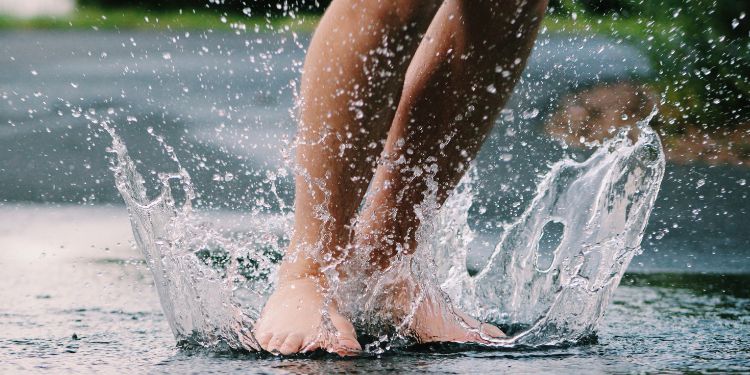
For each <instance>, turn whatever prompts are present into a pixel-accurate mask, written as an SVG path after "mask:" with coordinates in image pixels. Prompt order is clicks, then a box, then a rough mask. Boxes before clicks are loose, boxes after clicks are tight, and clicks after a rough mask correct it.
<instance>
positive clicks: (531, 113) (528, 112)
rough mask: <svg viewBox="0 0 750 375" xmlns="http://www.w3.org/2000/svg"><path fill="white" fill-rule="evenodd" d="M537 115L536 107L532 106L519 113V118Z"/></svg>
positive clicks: (529, 117) (527, 118) (530, 117)
mask: <svg viewBox="0 0 750 375" xmlns="http://www.w3.org/2000/svg"><path fill="white" fill-rule="evenodd" d="M537 116H539V110H538V109H536V108H532V109H529V110H526V111H523V112H522V113H521V118H522V119H524V120H529V119H532V118H536V117H537Z"/></svg>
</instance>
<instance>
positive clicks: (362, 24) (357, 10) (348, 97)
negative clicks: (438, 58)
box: [255, 0, 439, 354]
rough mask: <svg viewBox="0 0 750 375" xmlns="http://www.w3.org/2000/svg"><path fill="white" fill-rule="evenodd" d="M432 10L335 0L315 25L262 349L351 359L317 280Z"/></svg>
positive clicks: (348, 217) (331, 260)
mask: <svg viewBox="0 0 750 375" xmlns="http://www.w3.org/2000/svg"><path fill="white" fill-rule="evenodd" d="M438 6H439V1H438V0H409V1H403V0H402V1H399V0H379V1H374V0H336V1H334V2H333V3H332V4H331V6H330V7H329V9H328V10H327V11H326V14H325V16H324V17H323V19H322V20H321V22H320V25H319V26H318V29H317V31H316V32H315V35H314V37H313V40H312V41H311V45H310V48H309V50H308V54H307V57H306V61H305V67H304V73H303V76H302V87H301V100H300V127H299V132H298V139H299V144H298V147H297V154H296V157H297V167H298V168H299V170H298V171H297V177H296V197H295V230H294V236H293V238H292V243H291V245H290V248H289V249H288V251H287V254H286V255H285V257H284V261H283V264H282V266H281V269H280V275H279V281H278V284H277V288H276V291H275V292H274V294H273V295H272V296H271V297H270V299H269V301H268V303H267V304H266V306H265V307H264V311H263V313H262V314H261V318H260V319H259V321H258V322H257V324H256V328H255V335H256V338H257V339H258V341H259V343H260V344H261V346H262V347H263V349H265V350H268V351H278V352H281V353H283V354H289V353H295V352H299V351H308V350H315V349H318V348H322V349H326V350H329V351H335V352H339V353H350V352H354V351H357V350H359V344H358V343H357V340H356V337H355V335H354V329H353V328H352V325H351V324H350V323H349V321H348V320H346V319H345V318H344V317H343V316H341V315H340V314H338V313H337V311H336V306H334V304H333V303H332V302H327V298H326V296H325V295H326V293H325V292H326V291H325V289H326V288H327V287H328V285H329V282H328V280H327V279H326V277H324V275H323V273H324V270H325V269H326V268H328V267H331V266H332V265H335V264H336V263H337V262H338V261H340V259H341V254H342V252H343V251H344V249H345V247H346V246H347V245H348V244H349V242H350V237H351V234H350V232H351V230H350V224H351V222H352V220H353V216H354V214H355V212H356V210H357V208H358V206H359V204H360V202H361V200H362V196H363V195H364V191H365V190H366V189H367V186H368V184H369V182H370V179H371V177H372V174H373V171H374V166H375V160H376V158H377V155H378V154H379V153H380V152H381V150H382V144H383V140H384V138H385V134H386V131H387V129H388V127H389V126H390V124H391V121H392V120H393V115H394V113H395V110H396V104H397V103H398V101H399V95H400V93H401V87H402V85H403V80H404V76H405V74H406V68H407V66H408V62H409V60H411V56H412V55H413V53H414V50H416V48H417V46H418V44H419V40H420V35H421V34H422V33H424V31H425V29H426V28H427V26H428V25H429V22H430V20H431V19H432V17H433V16H434V12H436V11H437V8H438ZM324 316H327V318H326V317H324ZM323 320H329V321H330V323H331V324H332V325H333V327H330V325H328V329H327V328H325V327H324V326H325V324H323V323H322V322H323ZM331 331H332V332H331Z"/></svg>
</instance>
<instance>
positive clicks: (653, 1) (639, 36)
mask: <svg viewBox="0 0 750 375" xmlns="http://www.w3.org/2000/svg"><path fill="white" fill-rule="evenodd" d="M550 11H551V13H552V16H553V17H569V16H570V15H571V14H572V13H576V16H577V19H578V23H579V24H585V25H592V24H596V25H598V27H596V26H595V27H593V28H590V29H593V30H595V31H597V32H602V33H606V34H609V35H613V36H616V37H618V38H625V39H627V41H628V42H630V43H635V44H637V45H640V46H641V47H643V48H644V49H645V50H646V51H647V52H648V54H649V56H650V58H651V61H652V63H653V65H654V67H655V69H656V73H657V74H656V77H655V84H656V85H657V86H658V87H659V89H660V90H661V91H662V93H663V94H664V96H665V99H666V105H667V106H670V107H672V108H674V109H676V111H675V112H676V113H675V114H674V116H673V117H672V118H671V119H668V124H671V125H672V126H673V127H676V129H675V130H677V131H679V128H680V127H681V124H683V123H690V124H693V125H699V126H701V127H704V128H731V127H733V126H736V125H740V124H743V123H745V124H746V123H749V122H750V105H749V104H748V103H750V1H746V0H553V1H551V2H550ZM602 25H606V27H602ZM634 25H637V26H638V27H636V28H634V27H633V26H634ZM607 29H609V30H607Z"/></svg>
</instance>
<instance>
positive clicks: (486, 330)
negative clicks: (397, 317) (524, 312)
mask: <svg viewBox="0 0 750 375" xmlns="http://www.w3.org/2000/svg"><path fill="white" fill-rule="evenodd" d="M443 305H444V302H435V301H434V300H432V299H429V298H426V299H425V300H424V301H422V302H421V303H420V305H419V307H417V311H416V312H415V313H414V318H413V320H412V322H411V324H410V325H409V330H410V331H411V334H412V335H413V336H414V337H415V338H416V339H417V340H418V341H419V342H420V343H431V342H453V343H477V344H490V343H492V341H491V340H492V339H499V338H503V337H505V334H504V333H503V331H501V330H500V329H499V328H497V327H495V326H494V325H492V324H488V323H482V322H480V321H478V320H476V319H474V318H472V317H470V316H469V315H467V314H466V313H464V312H463V311H460V310H458V309H456V308H454V307H452V306H443Z"/></svg>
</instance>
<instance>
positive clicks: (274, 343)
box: [265, 334, 287, 354]
mask: <svg viewBox="0 0 750 375" xmlns="http://www.w3.org/2000/svg"><path fill="white" fill-rule="evenodd" d="M286 336H287V335H286V334H277V335H273V338H271V341H269V342H268V347H266V348H265V349H266V350H267V351H269V352H271V353H274V354H277V353H280V350H279V349H281V345H283V344H284V341H285V340H286Z"/></svg>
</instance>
